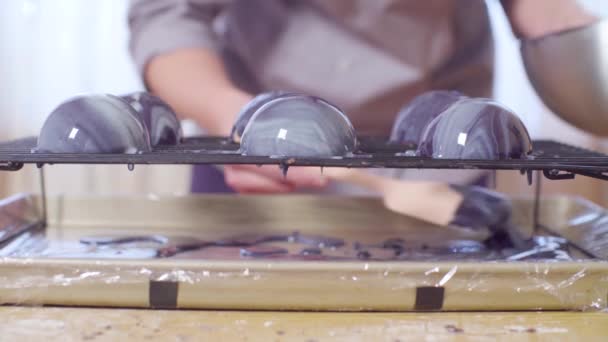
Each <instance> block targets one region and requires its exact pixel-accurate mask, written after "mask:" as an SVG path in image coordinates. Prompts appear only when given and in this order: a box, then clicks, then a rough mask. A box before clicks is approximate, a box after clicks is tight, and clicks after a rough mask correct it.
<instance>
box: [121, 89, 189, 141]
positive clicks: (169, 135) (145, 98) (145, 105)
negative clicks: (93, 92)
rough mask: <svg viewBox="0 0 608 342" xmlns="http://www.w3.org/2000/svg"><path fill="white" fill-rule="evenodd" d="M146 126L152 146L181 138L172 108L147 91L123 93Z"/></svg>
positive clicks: (179, 128)
mask: <svg viewBox="0 0 608 342" xmlns="http://www.w3.org/2000/svg"><path fill="white" fill-rule="evenodd" d="M121 98H122V99H123V100H124V101H126V102H127V103H128V104H129V105H131V107H133V109H134V110H135V111H136V112H137V114H138V116H139V118H140V120H141V121H142V122H143V123H144V125H145V126H146V128H147V130H148V133H149V135H150V143H151V144H152V146H157V145H176V144H178V143H179V142H180V141H181V139H182V128H181V125H180V122H179V120H178V119H177V116H176V115H175V112H174V111H173V109H172V108H171V107H170V106H169V105H168V104H167V103H166V102H165V101H163V100H161V99H160V98H159V97H157V96H154V95H152V94H150V93H148V92H137V93H132V94H128V95H123V96H121Z"/></svg>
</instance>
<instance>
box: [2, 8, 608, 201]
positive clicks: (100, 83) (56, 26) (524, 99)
mask: <svg viewBox="0 0 608 342" xmlns="http://www.w3.org/2000/svg"><path fill="white" fill-rule="evenodd" d="M581 2H583V3H584V4H585V5H586V6H588V7H589V8H590V9H593V10H594V11H596V13H598V14H600V15H603V16H608V6H605V0H584V1H582V0H581ZM127 4H128V2H127V1H125V0H87V1H82V0H8V1H2V2H0V75H1V76H0V140H6V139H12V138H17V137H23V136H28V135H35V134H37V133H38V131H39V129H40V127H41V126H42V123H43V122H44V119H45V118H46V116H47V115H48V113H50V111H51V110H52V109H53V108H54V107H55V106H57V105H58V104H59V103H60V102H62V101H63V100H65V99H66V98H69V97H71V96H74V95H75V94H80V93H90V92H106V93H115V94H122V93H128V92H131V91H135V90H138V89H141V88H142V87H141V83H140V81H139V80H138V78H137V75H136V74H135V72H134V69H133V67H132V65H131V61H130V59H129V56H128V53H127V49H126V44H127V34H128V32H127V28H126V19H125V18H126V7H127ZM488 5H489V7H490V12H491V16H492V23H493V29H494V32H495V36H496V56H497V61H496V62H497V63H496V66H497V72H496V88H495V89H496V90H495V97H496V98H497V99H498V100H499V101H501V102H504V103H506V104H508V105H509V106H510V107H511V108H513V109H514V110H515V111H516V112H517V113H521V115H522V119H523V121H524V122H525V124H526V125H527V127H528V128H529V129H530V133H531V134H532V136H533V137H534V138H558V139H560V140H562V141H568V142H571V143H575V144H579V145H584V146H588V147H592V148H596V149H603V150H608V148H606V146H608V145H606V142H605V141H604V140H600V139H595V138H592V137H590V136H589V135H587V134H585V133H583V132H580V131H579V130H577V129H575V128H572V127H570V126H568V125H567V124H565V123H563V122H562V121H561V120H559V119H557V118H556V117H555V116H553V115H552V114H551V113H550V112H549V111H548V110H547V109H546V107H545V106H544V105H543V104H542V102H541V101H540V100H539V99H538V97H537V96H536V95H535V93H534V91H533V90H532V88H531V86H530V84H529V81H528V79H527V77H526V75H525V73H524V70H523V66H522V63H521V59H520V57H519V50H518V42H517V41H516V39H515V38H514V37H513V35H512V34H511V31H510V28H509V27H508V24H507V21H506V18H505V17H504V14H503V13H502V9H501V8H500V6H499V4H498V1H497V0H488ZM45 169H46V172H47V185H48V191H49V193H89V194H104V193H124V194H132V193H157V194H164V193H185V192H187V189H188V184H189V177H190V168H189V167H187V166H137V167H136V168H135V171H133V172H129V171H128V170H127V168H126V166H95V167H91V166H58V165H55V166H51V167H45ZM547 183H549V182H547ZM499 187H500V188H501V189H502V190H505V191H508V192H526V191H529V188H528V187H527V186H526V185H525V182H524V179H523V177H519V176H518V173H510V172H509V173H501V174H500V178H499ZM547 187H548V190H550V191H551V192H569V193H577V194H581V195H584V196H586V197H589V198H591V199H593V200H595V201H598V202H604V200H605V198H608V197H607V196H606V194H605V189H604V188H605V186H604V184H603V183H602V182H599V181H593V180H589V179H585V178H581V179H577V180H576V181H573V182H572V181H568V182H565V181H559V182H550V184H547ZM37 190H38V178H37V177H36V170H35V168H32V167H26V169H25V170H23V171H20V172H17V173H8V172H5V173H0V196H5V195H7V194H10V193H15V192H19V191H37Z"/></svg>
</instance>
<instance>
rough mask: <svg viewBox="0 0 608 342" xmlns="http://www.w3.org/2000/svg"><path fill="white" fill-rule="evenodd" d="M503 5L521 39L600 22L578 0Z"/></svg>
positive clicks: (508, 0) (519, 0)
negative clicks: (596, 21)
mask: <svg viewBox="0 0 608 342" xmlns="http://www.w3.org/2000/svg"><path fill="white" fill-rule="evenodd" d="M501 3H502V5H503V8H504V10H505V12H506V14H507V16H508V18H509V22H510V23H511V28H512V29H513V33H515V35H516V36H517V37H518V38H528V39H529V38H537V37H540V36H543V35H545V34H549V33H553V32H557V31H562V30H566V29H570V28H575V27H580V26H584V25H587V24H589V23H591V22H593V21H595V20H597V18H596V17H595V16H593V15H591V14H590V13H588V12H586V11H585V9H584V8H583V7H582V6H581V5H580V4H578V2H577V1H576V0H501Z"/></svg>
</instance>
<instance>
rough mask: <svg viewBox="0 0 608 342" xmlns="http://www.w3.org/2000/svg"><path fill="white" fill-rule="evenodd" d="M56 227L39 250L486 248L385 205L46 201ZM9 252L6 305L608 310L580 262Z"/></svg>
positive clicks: (524, 223)
mask: <svg viewBox="0 0 608 342" xmlns="http://www.w3.org/2000/svg"><path fill="white" fill-rule="evenodd" d="M21 200H24V199H21ZM25 200H26V201H29V200H28V199H27V198H25ZM36 201H37V199H36V198H34V199H33V202H36ZM515 204H516V205H515V207H516V215H515V216H516V217H517V220H518V224H519V226H520V227H522V229H524V230H527V231H528V232H531V227H532V212H533V202H532V201H531V200H526V199H517V200H515ZM603 217H604V213H603V209H602V208H599V207H597V206H595V205H593V204H592V203H589V202H586V201H584V200H581V199H572V198H568V197H559V198H551V199H543V200H542V201H541V205H540V220H539V221H540V222H541V224H542V225H543V226H547V227H550V228H551V229H553V230H555V231H558V232H559V233H560V234H562V235H564V236H568V235H569V234H575V233H576V232H577V231H581V230H582V228H588V227H589V226H590V225H595V226H598V227H599V228H601V222H602V218H603ZM48 222H49V226H48V228H47V229H46V231H45V233H44V236H43V237H44V239H43V240H44V241H46V242H47V243H48V244H49V245H50V246H54V244H55V245H57V246H67V247H68V248H71V247H70V246H74V245H75V244H76V245H77V244H78V239H80V238H82V237H85V236H99V235H130V236H135V235H163V236H180V237H196V238H201V239H204V240H213V239H221V238H226V237H230V236H238V235H243V234H252V233H254V234H286V233H292V232H294V231H299V232H300V233H302V234H312V235H324V236H335V237H341V238H345V239H346V240H347V241H351V242H352V241H362V242H368V241H381V240H382V239H386V238H389V237H400V238H403V239H404V240H406V241H407V240H416V241H428V242H429V243H432V242H433V241H441V240H459V239H467V240H481V239H483V238H485V236H484V234H482V233H474V232H465V231H462V230H459V229H454V228H446V227H435V226H429V225H428V224H425V223H423V222H420V221H417V220H414V219H411V218H408V217H403V216H400V215H397V214H394V213H392V212H389V211H387V210H386V209H385V208H384V207H383V206H382V203H381V201H380V200H378V199H373V198H344V197H318V196H300V195H298V196H238V197H236V196H227V195H224V196H222V195H215V196H209V195H207V196H200V195H199V196H194V195H193V196H183V197H161V198H158V197H56V198H51V199H49V201H48ZM40 234H41V233H35V232H29V233H25V234H22V235H21V236H18V237H17V238H15V239H13V241H12V242H10V243H9V245H10V246H13V247H14V246H15V244H17V245H18V244H21V245H20V246H22V247H23V246H26V245H27V244H25V245H23V243H27V242H28V241H38V242H39V241H40ZM36 239H39V240H36ZM62 244H65V245H62ZM9 245H7V246H9ZM596 245H601V244H596ZM7 246H4V248H0V251H2V250H3V251H4V252H3V253H5V255H6V256H4V257H3V259H2V260H1V261H0V303H19V304H53V305H84V306H117V307H163V308H205V309H211V308H213V309H255V310H339V311H357V310H374V311H412V310H416V311H417V310H437V311H439V310H442V311H448V310H562V309H576V310H593V309H603V308H605V307H606V299H607V294H608V263H607V262H604V261H598V260H594V259H589V258H585V257H583V256H582V255H578V254H576V252H575V251H572V255H573V257H574V259H575V260H571V261H560V260H536V261H475V260H460V261H456V260H452V261H451V260H449V258H447V259H446V258H445V257H443V258H442V259H439V260H436V261H403V260H400V261H374V260H357V259H348V258H346V259H340V260H290V259H281V258H277V259H273V258H270V259H248V258H240V257H236V258H235V257H234V256H233V255H232V254H229V255H228V256H227V257H226V258H225V259H222V258H221V257H208V258H202V257H201V258H188V259H185V258H184V259H181V258H167V259H158V258H153V257H149V258H140V259H138V258H135V259H133V258H131V259H126V258H121V257H120V256H117V255H112V256H111V257H102V256H95V257H82V258H81V257H78V256H74V255H70V256H69V257H61V255H60V254H53V253H50V254H49V253H47V254H45V253H44V252H40V253H38V252H32V253H22V252H21V254H20V253H12V254H11V253H7V252H6V250H7V248H8V247H7ZM32 246H33V247H35V246H36V244H35V243H34V244H32ZM22 249H23V248H22ZM34 249H35V248H34ZM50 250H53V248H51V249H50ZM47 251H48V250H47ZM55 251H56V249H55Z"/></svg>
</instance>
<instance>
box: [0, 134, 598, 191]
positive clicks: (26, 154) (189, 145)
mask: <svg viewBox="0 0 608 342" xmlns="http://www.w3.org/2000/svg"><path fill="white" fill-rule="evenodd" d="M533 146H534V152H533V153H532V154H531V155H530V156H529V157H528V158H523V159H504V160H475V159H433V158H421V157H416V156H409V155H408V154H407V153H403V152H405V151H407V150H413V149H414V148H415V146H411V145H393V144H388V143H386V139H382V138H377V137H361V138H360V148H359V150H358V151H357V152H356V153H354V154H353V155H352V156H348V157H340V158H289V157H281V158H276V157H258V156H243V155H241V154H240V153H239V152H238V148H239V146H238V144H234V143H232V142H231V141H230V140H229V139H227V138H222V137H205V138H187V139H184V141H183V142H182V143H181V144H179V145H176V146H159V147H157V148H155V149H154V150H153V151H151V152H145V153H140V154H101V153H99V154H82V153H32V150H33V149H34V148H35V147H36V138H35V137H30V138H24V139H19V140H14V141H9V142H5V143H0V170H7V171H17V170H19V169H21V168H22V167H23V165H24V164H37V165H39V166H41V165H44V164H126V165H135V164H257V165H264V164H275V165H280V166H282V167H289V166H320V167H323V166H328V167H357V168H416V169H487V170H520V171H521V172H522V173H528V174H529V178H530V177H531V172H532V171H542V173H543V174H544V176H545V177H546V178H548V179H553V180H555V179H571V178H574V175H576V174H579V175H584V176H588V177H594V178H599V179H603V180H608V155H604V154H601V153H597V152H593V151H589V150H586V149H583V148H579V147H574V146H570V145H567V144H563V143H558V142H555V141H548V140H538V141H534V142H533ZM530 180H531V179H530Z"/></svg>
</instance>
